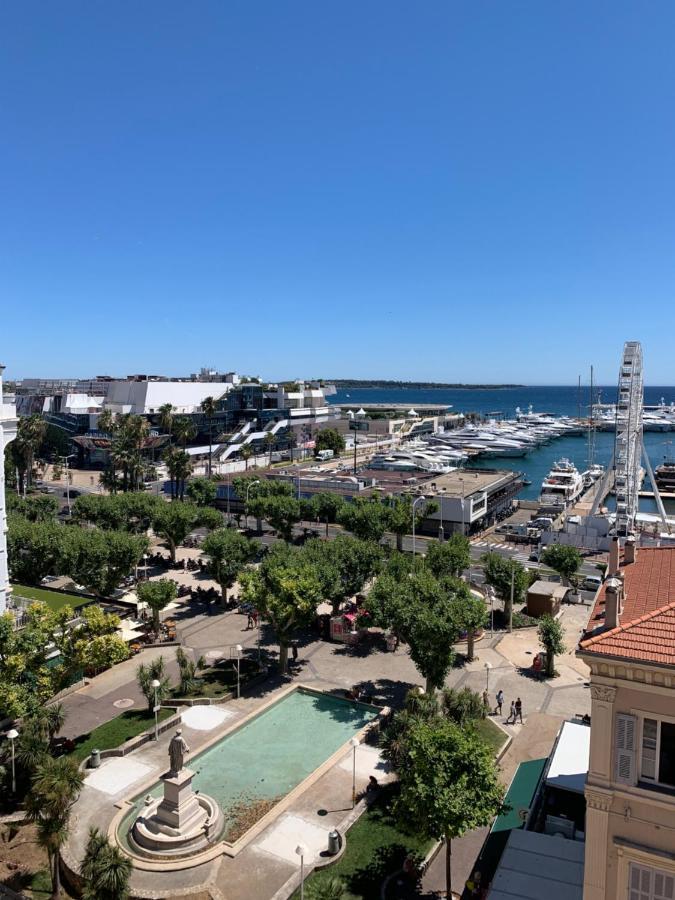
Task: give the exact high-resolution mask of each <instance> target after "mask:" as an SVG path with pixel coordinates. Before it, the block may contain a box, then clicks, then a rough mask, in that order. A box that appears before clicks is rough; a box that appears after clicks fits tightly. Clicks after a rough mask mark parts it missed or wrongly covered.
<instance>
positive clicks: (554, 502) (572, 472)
mask: <svg viewBox="0 0 675 900" xmlns="http://www.w3.org/2000/svg"><path fill="white" fill-rule="evenodd" d="M583 490H584V479H583V477H582V476H581V475H580V473H579V470H578V469H577V467H576V466H575V465H574V463H572V462H570V461H569V459H561V460H558V462H556V463H554V464H553V468H552V469H551V471H550V472H549V473H548V475H547V476H546V478H544V480H543V482H542V484H541V494H540V495H539V503H540V504H541V506H549V507H556V508H559V509H561V510H563V509H565V508H566V507H567V506H570V505H571V504H572V503H574V502H575V500H577V499H578V498H579V497H580V496H581V494H582V493H583Z"/></svg>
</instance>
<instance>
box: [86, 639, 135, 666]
mask: <svg viewBox="0 0 675 900" xmlns="http://www.w3.org/2000/svg"><path fill="white" fill-rule="evenodd" d="M76 650H77V657H76V659H77V661H78V662H79V664H80V665H81V666H82V667H83V668H84V669H86V670H87V671H93V672H102V671H103V670H104V669H110V668H112V666H116V665H117V663H121V662H124V660H125V659H129V647H128V646H127V642H126V641H125V640H124V638H122V637H120V636H119V635H116V634H98V635H96V637H93V638H91V639H90V640H88V641H78V642H77V644H76Z"/></svg>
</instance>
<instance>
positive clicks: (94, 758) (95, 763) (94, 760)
mask: <svg viewBox="0 0 675 900" xmlns="http://www.w3.org/2000/svg"><path fill="white" fill-rule="evenodd" d="M100 765H101V751H100V750H92V751H91V756H90V757H89V768H90V769H98V767H99V766H100Z"/></svg>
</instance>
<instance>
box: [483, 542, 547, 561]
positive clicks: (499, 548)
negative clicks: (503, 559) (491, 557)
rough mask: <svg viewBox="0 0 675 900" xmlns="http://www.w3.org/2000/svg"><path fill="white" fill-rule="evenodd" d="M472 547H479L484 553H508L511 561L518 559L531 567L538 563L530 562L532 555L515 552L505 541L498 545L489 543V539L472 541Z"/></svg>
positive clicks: (519, 551) (520, 551)
mask: <svg viewBox="0 0 675 900" xmlns="http://www.w3.org/2000/svg"><path fill="white" fill-rule="evenodd" d="M471 546H472V547H477V548H478V549H479V550H481V552H483V553H492V552H496V553H500V552H501V553H504V551H506V552H507V553H508V555H509V557H510V558H511V559H516V560H518V562H520V563H527V564H528V565H529V566H536V565H537V564H536V563H533V562H531V561H530V554H529V553H527V552H525V551H523V550H514V549H513V548H511V547H510V546H509V545H508V544H505V543H504V542H503V541H502V542H501V543H497V542H496V541H489V540H487V539H474V540H472V541H471Z"/></svg>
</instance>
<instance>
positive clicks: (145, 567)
mask: <svg viewBox="0 0 675 900" xmlns="http://www.w3.org/2000/svg"><path fill="white" fill-rule="evenodd" d="M143 568H144V569H145V580H146V581H147V580H148V554H147V553H144V554H143Z"/></svg>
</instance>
